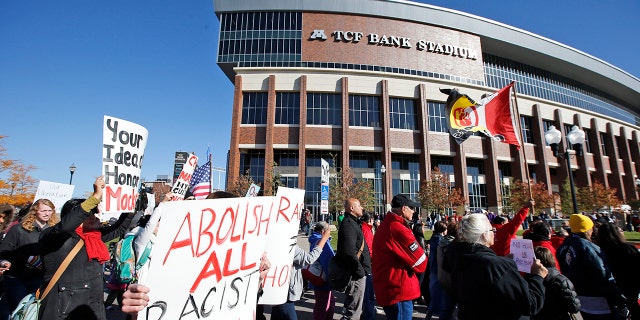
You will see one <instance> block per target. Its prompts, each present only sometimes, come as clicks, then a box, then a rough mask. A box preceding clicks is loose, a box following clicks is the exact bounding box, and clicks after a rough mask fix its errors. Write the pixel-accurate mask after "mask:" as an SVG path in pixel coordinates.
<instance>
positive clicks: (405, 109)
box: [389, 98, 418, 130]
mask: <svg viewBox="0 0 640 320" xmlns="http://www.w3.org/2000/svg"><path fill="white" fill-rule="evenodd" d="M389 113H390V114H389V115H390V122H391V123H390V127H391V128H394V129H409V130H416V128H417V126H416V124H417V123H418V116H417V113H416V104H415V100H413V99H403V98H390V99H389Z"/></svg>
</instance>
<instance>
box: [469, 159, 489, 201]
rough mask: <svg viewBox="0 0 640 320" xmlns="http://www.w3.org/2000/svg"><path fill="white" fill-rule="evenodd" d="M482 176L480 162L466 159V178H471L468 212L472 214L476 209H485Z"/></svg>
mask: <svg viewBox="0 0 640 320" xmlns="http://www.w3.org/2000/svg"><path fill="white" fill-rule="evenodd" d="M481 175H484V165H483V161H482V160H478V159H467V176H468V177H471V182H468V183H467V184H468V185H469V210H471V212H474V211H475V210H476V209H486V208H487V192H486V185H485V183H484V182H481V181H483V180H481V179H480V176H481Z"/></svg>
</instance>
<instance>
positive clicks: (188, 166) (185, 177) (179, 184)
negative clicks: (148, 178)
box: [171, 154, 198, 201]
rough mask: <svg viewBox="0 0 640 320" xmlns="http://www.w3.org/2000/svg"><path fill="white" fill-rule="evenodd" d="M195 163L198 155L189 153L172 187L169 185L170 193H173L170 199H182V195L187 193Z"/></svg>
mask: <svg viewBox="0 0 640 320" xmlns="http://www.w3.org/2000/svg"><path fill="white" fill-rule="evenodd" d="M197 164H198V157H196V155H195V154H191V155H189V158H187V162H186V163H185V164H184V165H183V167H182V171H180V175H179V176H178V179H176V182H175V183H174V184H173V187H171V193H173V198H171V201H176V200H184V196H185V194H187V190H189V185H190V184H191V176H193V171H194V170H195V169H196V165H197Z"/></svg>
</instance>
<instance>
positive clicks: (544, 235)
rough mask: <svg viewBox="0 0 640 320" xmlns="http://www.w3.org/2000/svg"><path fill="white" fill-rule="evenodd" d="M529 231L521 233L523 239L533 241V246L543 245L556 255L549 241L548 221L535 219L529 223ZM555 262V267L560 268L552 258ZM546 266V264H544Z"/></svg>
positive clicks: (549, 227) (549, 229) (549, 228)
mask: <svg viewBox="0 0 640 320" xmlns="http://www.w3.org/2000/svg"><path fill="white" fill-rule="evenodd" d="M530 230H531V232H529V233H528V234H527V235H523V236H522V238H523V239H529V240H531V241H532V242H533V246H534V247H545V248H547V249H549V251H551V254H552V255H553V256H554V257H555V256H556V248H555V247H554V246H553V243H552V242H551V226H549V223H547V222H546V221H543V220H539V221H536V222H534V223H532V224H531V229H530ZM553 261H555V263H556V266H555V267H556V268H558V270H560V265H559V264H558V261H557V260H556V259H553ZM545 267H546V266H545Z"/></svg>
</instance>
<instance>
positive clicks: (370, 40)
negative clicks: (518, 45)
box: [309, 29, 478, 60]
mask: <svg viewBox="0 0 640 320" xmlns="http://www.w3.org/2000/svg"><path fill="white" fill-rule="evenodd" d="M331 37H333V41H334V42H346V43H349V42H351V43H357V42H360V41H361V40H362V39H363V37H364V33H362V32H358V31H340V30H336V31H334V32H333V33H331ZM366 39H367V44H369V45H377V46H385V47H396V48H405V49H410V48H413V45H412V43H411V38H407V37H398V36H387V35H380V34H376V33H370V34H368V35H367V37H366ZM309 40H320V41H324V40H327V36H326V35H325V32H324V30H318V29H316V30H313V33H311V37H309ZM415 47H416V50H418V51H424V52H432V53H438V54H443V55H450V56H452V57H458V58H462V59H470V60H477V59H478V51H477V50H472V49H469V48H464V47H459V46H454V45H450V44H446V43H437V42H433V41H427V40H418V41H417V42H416V43H415Z"/></svg>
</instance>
